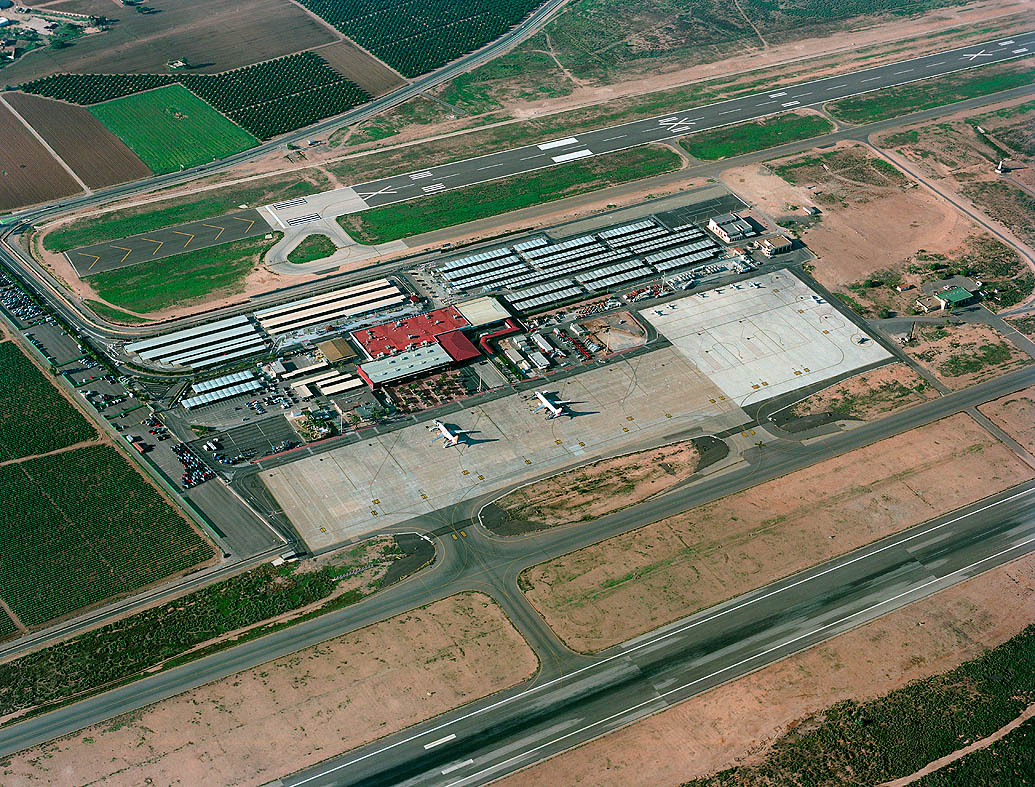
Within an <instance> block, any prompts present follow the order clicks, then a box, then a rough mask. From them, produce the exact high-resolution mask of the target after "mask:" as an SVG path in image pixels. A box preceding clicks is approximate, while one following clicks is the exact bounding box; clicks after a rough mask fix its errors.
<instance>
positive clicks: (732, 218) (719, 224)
mask: <svg viewBox="0 0 1035 787" xmlns="http://www.w3.org/2000/svg"><path fill="white" fill-rule="evenodd" d="M708 229H709V230H711V231H712V233H714V234H715V235H717V236H719V237H720V238H722V240H723V241H724V242H725V243H736V242H737V241H740V240H743V239H744V238H748V237H750V236H752V235H755V234H757V233H756V232H755V228H754V226H752V224H751V222H750V221H747V220H745V219H742V218H741V217H740V216H738V215H737V214H736V213H723V214H722V215H721V216H713V217H712V218H711V219H710V220H709V221H708Z"/></svg>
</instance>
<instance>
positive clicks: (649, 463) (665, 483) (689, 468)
mask: <svg viewBox="0 0 1035 787" xmlns="http://www.w3.org/2000/svg"><path fill="white" fill-rule="evenodd" d="M698 459H699V455H698V453H697V450H696V449H695V448H694V445H693V443H692V442H691V441H686V442H682V443H673V444H672V445H666V446H662V447H661V448H654V449H652V450H650V451H641V452H639V453H635V454H628V455H626V456H619V457H615V458H614V459H605V460H603V461H601V462H594V463H593V464H591V465H587V466H586V467H581V468H578V469H577V470H571V471H569V472H567V473H561V474H560V475H556V476H554V477H553V478H548V479H546V480H545V481H538V482H536V483H534V484H529V485H528V486H525V487H522V488H521V489H518V490H515V491H514V492H511V493H510V494H508V495H505V496H504V497H502V498H500V500H498V501H496V504H497V505H498V506H499V507H500V508H503V509H504V510H506V511H507V512H508V513H509V514H510V516H511V517H512V518H514V519H520V520H523V521H527V522H534V523H536V524H540V525H543V526H546V527H553V526H555V525H566V524H570V523H573V522H587V521H590V520H593V519H599V518H600V517H602V516H605V515H607V514H610V513H613V512H615V511H620V510H621V509H623V508H628V507H629V506H631V505H635V504H636V503H638V502H640V501H641V500H644V499H646V498H648V497H650V496H651V495H654V494H657V493H658V492H662V491H664V490H665V489H668V488H669V487H671V486H672V485H674V484H677V483H679V482H680V481H682V480H684V479H686V478H689V477H690V476H692V475H693V474H694V473H695V472H696V471H697V465H698Z"/></svg>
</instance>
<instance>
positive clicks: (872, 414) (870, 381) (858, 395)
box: [793, 363, 938, 421]
mask: <svg viewBox="0 0 1035 787" xmlns="http://www.w3.org/2000/svg"><path fill="white" fill-rule="evenodd" d="M937 396H938V393H937V392H936V391H935V390H934V389H933V388H932V387H931V386H929V385H928V384H927V383H926V381H925V380H924V379H923V378H922V377H921V376H920V375H919V374H917V373H916V372H915V371H914V370H913V369H911V368H910V367H908V366H906V365H905V364H904V363H891V364H888V365H887V366H881V367H880V368H879V369H871V370H870V371H868V372H863V373H862V374H857V375H855V376H854V377H849V378H848V379H847V380H842V381H841V382H839V383H835V384H834V385H831V386H830V387H829V388H824V389H823V390H822V391H818V392H816V393H814V394H812V396H810V397H808V398H807V399H803V400H802V401H800V402H798V403H797V404H796V405H794V407H793V413H794V415H796V416H798V417H799V418H800V417H802V416H806V415H817V414H819V413H829V412H837V413H843V414H844V415H845V416H847V417H850V418H858V419H860V420H862V421H871V420H876V419H878V418H880V417H881V416H883V415H889V414H890V413H895V412H898V411H899V410H905V409H906V408H907V407H912V406H913V405H916V404H920V403H921V402H925V401H927V400H928V399H934V398H936V397H937Z"/></svg>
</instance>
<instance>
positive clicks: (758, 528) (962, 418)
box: [521, 415, 1032, 651]
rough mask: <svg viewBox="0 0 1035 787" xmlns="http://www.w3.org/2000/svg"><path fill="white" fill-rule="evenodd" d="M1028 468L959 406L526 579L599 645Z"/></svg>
mask: <svg viewBox="0 0 1035 787" xmlns="http://www.w3.org/2000/svg"><path fill="white" fill-rule="evenodd" d="M1031 476H1032V470H1031V468H1030V467H1028V466H1027V465H1026V464H1024V463H1023V462H1022V461H1021V460H1020V459H1019V458H1018V457H1017V456H1016V455H1015V454H1013V453H1012V452H1011V451H1010V450H1009V449H1007V448H1006V447H1005V446H1003V445H1002V444H1000V443H999V442H998V441H997V440H995V439H994V438H993V437H992V436H991V435H989V434H988V433H987V432H986V431H985V430H984V429H982V428H980V427H979V426H978V425H977V424H976V423H975V422H974V421H973V420H972V419H971V418H970V417H969V416H966V415H956V416H952V417H950V418H946V419H944V420H942V421H938V422H936V423H933V424H929V425H927V426H924V427H920V428H918V429H913V430H911V431H909V432H906V433H904V434H901V435H897V436H895V437H891V438H888V439H886V440H882V441H880V442H878V443H875V444H874V445H870V446H866V447H864V448H859V449H856V450H855V451H851V452H849V453H847V454H844V455H843V456H839V457H836V458H833V459H828V460H826V461H824V462H821V463H819V464H817V465H814V466H812V467H809V468H807V469H805V470H800V471H798V472H795V473H791V474H790V475H787V476H784V477H783V478H778V479H774V480H772V481H768V482H766V483H764V484H761V485H759V486H756V487H754V488H752V489H750V490H748V491H746V492H741V493H738V494H735V495H731V496H730V497H726V498H723V499H722V500H717V501H715V502H713V503H709V504H707V505H704V506H701V507H699V508H696V509H693V510H691V511H688V512H686V513H683V514H680V515H677V516H674V517H670V518H668V519H665V520H662V521H660V522H656V523H654V524H652V525H648V526H646V527H643V528H640V529H638V530H634V531H632V532H629V533H625V534H623V535H620V536H616V537H615V538H611V539H608V540H606V541H602V542H600V543H599V544H595V545H593V546H591V547H587V548H585V549H582V550H578V551H576V552H572V553H570V554H568V555H564V556H562V557H559V558H556V559H554V560H551V561H548V562H546V563H541V564H539V565H538V566H534V567H532V568H530V569H528V570H527V571H526V572H525V573H524V574H522V576H521V582H522V589H523V590H524V591H525V595H526V597H527V598H528V600H529V601H530V602H531V603H532V604H533V605H534V606H535V607H536V609H538V610H539V611H540V613H541V614H542V615H543V617H544V618H545V619H546V621H547V622H548V623H549V624H550V626H551V627H552V628H553V629H554V630H555V631H556V632H557V633H558V635H560V637H561V638H562V639H564V641H565V642H567V643H568V645H569V646H570V647H572V648H574V649H576V650H579V651H598V650H602V649H603V648H606V647H609V646H611V645H615V644H617V643H619V642H624V641H625V640H627V639H629V638H631V637H634V636H636V635H638V634H642V633H644V632H646V631H650V630H651V629H654V628H657V627H658V626H661V625H663V624H665V623H668V622H670V621H672V620H677V619H679V618H681V617H684V616H686V615H690V614H692V613H694V612H696V611H698V610H700V609H704V608H706V607H709V606H712V605H713V604H716V603H718V602H720V601H722V600H724V599H727V598H730V597H732V596H736V595H738V594H740V593H744V592H746V591H748V590H752V589H754V588H757V587H760V586H762V585H764V584H766V583H768V582H772V581H773V580H776V579H779V578H780V577H784V576H787V575H788V574H792V573H794V572H795V571H799V570H801V569H804V568H807V567H809V566H812V565H815V564H817V563H820V562H822V561H824V560H827V559H829V558H832V557H835V556H837V555H840V554H843V553H845V552H848V551H850V550H852V549H855V548H857V547H860V546H863V545H864V544H868V543H870V542H871V541H875V540H877V539H879V538H882V537H884V536H887V535H889V534H891V533H896V532H898V531H900V530H904V529H905V528H907V527H910V526H911V525H914V524H917V523H919V522H923V521H925V520H927V519H930V518H932V517H935V516H938V515H939V514H943V513H946V512H948V511H952V510H953V509H955V508H958V507H960V506H962V505H966V504H967V503H970V502H973V501H974V500H977V499H980V498H981V497H984V496H985V495H990V494H993V493H995V492H997V491H999V490H1002V489H1006V488H1008V487H1010V486H1013V485H1014V484H1017V483H1020V482H1021V481H1023V480H1025V479H1028V478H1030V477H1031ZM921 490H922V491H921Z"/></svg>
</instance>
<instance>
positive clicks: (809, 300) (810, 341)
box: [640, 272, 891, 406]
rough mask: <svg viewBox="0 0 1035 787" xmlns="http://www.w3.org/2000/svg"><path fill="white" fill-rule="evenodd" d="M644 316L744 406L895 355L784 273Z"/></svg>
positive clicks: (703, 294)
mask: <svg viewBox="0 0 1035 787" xmlns="http://www.w3.org/2000/svg"><path fill="white" fill-rule="evenodd" d="M640 314H641V316H642V317H643V318H644V319H646V320H647V321H648V322H650V324H651V325H653V326H654V327H655V328H656V329H657V330H658V331H659V332H660V333H661V334H662V335H664V336H665V338H667V339H668V340H669V341H671V342H672V343H673V344H674V345H675V346H676V347H677V348H678V349H679V351H680V352H681V353H682V354H683V356H684V357H685V358H687V359H688V360H689V361H690V362H691V363H693V364H694V365H695V366H697V367H698V368H699V369H700V370H701V371H702V372H704V373H705V374H706V375H707V376H708V377H709V379H711V381H712V382H714V383H715V384H716V385H717V386H718V387H719V388H720V389H721V390H722V392H723V393H724V394H726V396H728V397H729V398H731V399H733V400H734V401H736V402H737V403H738V404H739V405H741V406H745V405H747V404H751V403H757V402H761V401H764V400H766V399H770V398H772V397H774V396H778V395H780V394H784V393H787V392H789V391H793V390H795V389H797V388H801V387H803V386H805V385H809V384H811V383H815V382H819V381H820V380H825V379H828V378H830V377H834V376H836V375H838V374H841V373H843V372H847V371H850V370H852V369H857V368H859V367H862V366H866V365H867V364H871V363H874V362H876V361H881V360H885V359H888V358H891V354H890V353H889V352H888V351H887V350H885V349H884V348H883V347H881V346H880V345H879V344H878V343H877V342H876V341H874V340H873V338H872V337H871V336H869V335H868V334H866V333H865V332H864V331H862V329H860V328H859V326H857V325H856V324H855V323H853V322H852V321H851V320H849V319H848V318H847V317H845V316H844V315H842V314H841V313H840V312H839V311H838V310H837V309H835V308H834V307H833V306H831V305H830V304H829V303H827V302H826V301H825V300H824V299H823V298H821V297H820V296H819V295H817V294H816V293H815V292H814V291H813V290H812V289H810V288H809V287H808V286H806V285H805V284H804V283H803V282H802V281H801V280H800V279H798V278H796V277H794V276H792V275H791V274H789V273H785V272H778V273H767V274H763V275H761V276H757V277H755V278H753V279H750V280H748V281H745V282H742V283H740V284H737V285H732V286H727V287H719V288H716V289H714V290H709V291H706V292H701V293H697V294H695V295H691V296H688V297H686V298H681V299H679V300H677V301H672V302H670V303H667V304H665V305H663V306H658V307H652V308H650V309H644V310H643V311H641V312H640Z"/></svg>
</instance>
